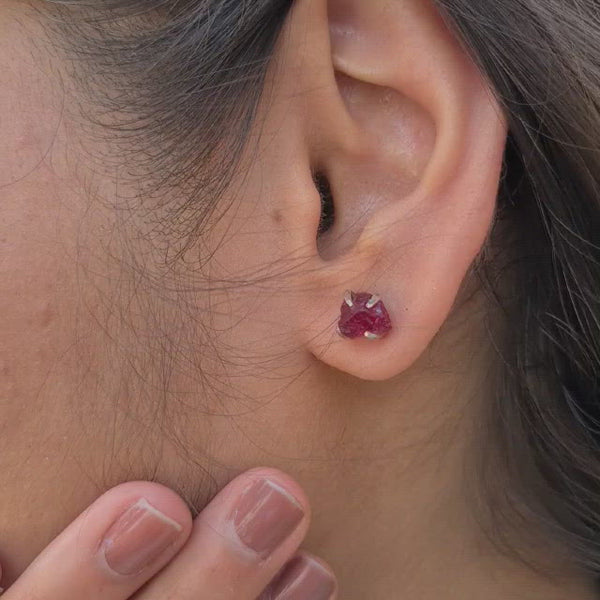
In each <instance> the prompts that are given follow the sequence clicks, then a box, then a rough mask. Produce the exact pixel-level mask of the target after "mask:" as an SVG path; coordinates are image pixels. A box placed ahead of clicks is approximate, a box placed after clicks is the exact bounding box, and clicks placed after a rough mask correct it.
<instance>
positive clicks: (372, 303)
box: [365, 294, 381, 308]
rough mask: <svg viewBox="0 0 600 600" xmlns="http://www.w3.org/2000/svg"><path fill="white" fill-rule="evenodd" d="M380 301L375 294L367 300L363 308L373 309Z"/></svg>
mask: <svg viewBox="0 0 600 600" xmlns="http://www.w3.org/2000/svg"><path fill="white" fill-rule="evenodd" d="M380 300H381V296H378V295H377V294H373V295H372V296H371V297H370V298H369V301H368V302H367V303H366V304H365V306H366V307H367V308H373V307H374V306H375V305H376V304H377V303H378V302H379V301H380Z"/></svg>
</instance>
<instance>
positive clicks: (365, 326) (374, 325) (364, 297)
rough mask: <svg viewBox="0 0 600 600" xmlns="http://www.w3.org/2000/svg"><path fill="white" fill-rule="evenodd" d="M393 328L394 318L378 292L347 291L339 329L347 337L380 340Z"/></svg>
mask: <svg viewBox="0 0 600 600" xmlns="http://www.w3.org/2000/svg"><path fill="white" fill-rule="evenodd" d="M391 330H392V320H391V319H390V315H389V313H388V311H387V309H386V307H385V304H384V303H383V300H382V299H381V298H380V297H379V296H378V295H377V294H370V293H369V292H351V291H349V290H348V291H346V293H345V295H344V302H343V303H342V307H341V310H340V319H339V321H338V327H337V331H338V333H339V334H340V335H341V336H342V337H343V338H346V339H356V338H365V339H367V340H380V339H382V338H384V337H385V336H386V335H388V333H390V331H391Z"/></svg>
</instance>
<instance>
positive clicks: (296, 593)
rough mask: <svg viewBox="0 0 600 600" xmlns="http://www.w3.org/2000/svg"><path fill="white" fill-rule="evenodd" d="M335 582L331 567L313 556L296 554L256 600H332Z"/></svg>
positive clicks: (334, 594) (335, 592) (334, 596)
mask: <svg viewBox="0 0 600 600" xmlns="http://www.w3.org/2000/svg"><path fill="white" fill-rule="evenodd" d="M336 597H337V582H336V579H335V575H334V574H333V571H332V570H331V567H329V565H327V564H326V563H325V562H323V561H322V560H320V559H318V558H317V557H316V556H312V555H311V554H308V553H306V552H299V553H298V554H297V555H296V556H295V557H294V558H293V559H292V560H291V561H289V562H288V563H287V564H286V565H285V566H284V567H283V569H282V570H281V571H280V572H279V573H278V575H277V576H276V577H275V579H273V581H272V582H271V583H270V584H269V585H268V587H267V588H266V589H265V590H264V591H263V593H262V594H261V595H260V597H259V598H258V599H257V600H334V599H335V598H336Z"/></svg>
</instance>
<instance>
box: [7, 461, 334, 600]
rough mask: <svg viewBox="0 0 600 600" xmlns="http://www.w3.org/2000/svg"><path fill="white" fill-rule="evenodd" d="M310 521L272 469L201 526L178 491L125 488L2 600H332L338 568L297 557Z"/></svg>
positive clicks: (219, 505) (204, 517)
mask: <svg viewBox="0 0 600 600" xmlns="http://www.w3.org/2000/svg"><path fill="white" fill-rule="evenodd" d="M294 499H295V500H294ZM309 518H310V509H309V506H308V501H307V499H306V496H305V495H304V494H303V492H302V490H301V489H300V488H299V486H298V485H297V484H296V483H295V482H294V481H292V480H291V479H290V478H289V477H287V476H286V475H284V474H282V473H280V472H279V471H275V470H273V469H253V470H251V471H248V472H247V473H244V474H243V475H240V476H239V477H237V478H236V479H234V480H233V481H232V482H230V483H229V484H228V485H227V486H226V487H225V488H224V489H223V490H221V492H219V494H218V495H217V496H216V497H215V498H214V499H213V501H212V502H211V503H210V504H209V505H208V506H207V507H206V508H205V509H204V510H203V511H202V513H201V514H200V515H199V516H198V517H197V518H196V519H195V520H194V521H193V520H192V518H191V515H190V512H189V510H188V508H187V507H186V505H185V503H184V502H183V500H182V499H181V498H179V496H177V495H176V494H175V493H174V492H172V491H171V490H169V489H167V488H165V487H163V486H161V485H158V484H154V483H148V482H134V483H125V484H122V485H120V486H118V487H116V488H113V489H112V490H110V491H108V492H107V493H106V494H104V495H103V496H101V497H100V498H99V499H98V500H97V501H96V502H94V504H92V506H91V507H89V508H88V509H87V510H86V511H85V512H84V513H83V514H82V515H80V516H79V517H78V518H77V519H76V520H75V521H74V522H73V523H71V525H69V527H67V529H65V530H64V531H63V532H62V533H61V534H60V535H59V536H58V537H57V538H56V539H55V540H54V541H53V542H52V543H51V544H50V545H49V546H48V547H47V548H46V549H45V550H44V551H43V552H42V553H41V554H40V555H39V556H38V557H37V559H36V560H35V561H34V562H33V563H32V564H31V565H30V567H29V568H28V569H27V570H26V571H25V573H23V575H22V576H21V577H20V578H19V579H18V580H17V581H16V582H15V583H14V584H13V585H12V586H11V587H10V588H9V589H8V590H7V591H6V592H5V593H4V594H3V595H2V600H129V599H131V600H134V599H135V600H217V599H218V600H256V598H257V597H259V598H260V600H275V599H277V600H330V599H332V598H334V597H335V588H336V584H335V580H334V576H333V575H332V573H331V571H330V569H329V568H328V567H327V566H326V565H325V564H324V563H323V562H321V561H319V560H317V559H316V558H314V557H312V556H309V555H308V554H305V553H297V549H298V546H299V545H300V543H301V542H302V540H303V538H304V536H305V535H306V531H307V529H308V523H309ZM265 588H266V589H265Z"/></svg>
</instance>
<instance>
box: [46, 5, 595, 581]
mask: <svg viewBox="0 0 600 600" xmlns="http://www.w3.org/2000/svg"><path fill="white" fill-rule="evenodd" d="M49 4H50V6H51V11H55V13H56V15H60V20H58V19H53V21H54V22H55V23H58V22H60V27H61V28H62V29H63V30H66V31H67V33H68V34H69V35H67V36H63V39H65V40H66V39H68V40H69V42H68V44H69V46H70V49H71V50H73V52H72V53H71V56H73V57H74V60H75V61H76V62H83V63H85V64H86V65H88V67H90V66H91V68H87V69H86V71H85V76H80V77H79V80H80V82H82V84H84V85H85V86H86V87H87V88H88V89H89V91H90V94H91V96H93V97H94V99H95V101H96V102H100V103H101V105H102V106H103V107H104V109H105V112H104V114H105V115H111V119H110V126H111V127H113V128H114V129H115V131H116V132H118V133H119V136H120V139H123V140H125V142H126V143H124V144H123V145H122V147H123V148H124V151H128V152H129V151H130V154H129V155H130V157H131V161H132V162H131V163H130V164H131V165H136V166H137V168H139V169H140V170H141V171H143V172H147V173H152V180H153V182H154V183H155V185H156V186H157V187H161V188H162V187H165V186H167V187H170V186H175V187H178V188H180V187H184V188H185V189H186V194H185V195H184V196H183V197H184V198H185V202H182V203H181V204H180V205H178V206H176V207H175V208H174V209H172V210H170V212H169V215H170V217H171V218H173V219H179V220H180V223H182V224H184V225H185V227H186V232H185V233H186V240H187V242H186V244H189V243H192V242H193V239H194V236H195V235H200V234H201V233H202V231H203V227H204V226H205V224H206V222H207V219H208V217H209V216H210V214H211V213H212V212H213V211H214V209H215V206H216V204H217V200H218V198H219V195H220V192H221V191H222V190H224V189H225V187H226V186H227V184H228V182H229V180H230V178H231V177H232V174H233V172H234V170H235V166H236V164H237V161H238V159H239V157H240V154H241V152H242V150H243V148H244V144H245V143H246V141H247V138H248V132H249V129H250V125H251V124H252V122H253V119H254V117H255V115H256V107H257V104H258V102H259V100H260V97H261V91H262V89H263V87H264V83H265V74H266V71H267V68H268V65H269V60H270V57H271V55H272V51H273V48H274V46H275V43H276V41H277V38H278V34H279V32H280V31H281V28H282V25H283V23H284V21H285V18H286V16H287V14H288V11H289V9H290V8H291V6H292V4H293V0H253V1H251V2H249V1H245V0H93V1H92V0H50V2H49ZM436 4H437V6H438V8H439V10H440V11H441V13H442V15H443V16H444V17H445V19H446V20H447V22H448V24H449V26H450V27H451V28H452V29H453V30H454V31H455V33H456V35H457V36H458V37H459V39H460V40H461V41H462V43H463V44H464V46H465V48H466V49H467V51H468V52H469V53H470V54H471V56H472V57H473V59H474V60H475V61H476V62H477V64H478V65H479V67H480V69H481V71H482V73H483V74H484V75H485V77H486V78H487V79H488V80H489V82H490V85H491V87H492V88H493V90H495V93H496V95H497V98H498V101H499V103H500V104H501V106H502V107H503V109H504V111H505V113H506V115H507V118H508V123H509V139H508V145H507V150H506V154H505V160H504V171H503V176H502V180H501V187H500V192H499V199H498V211H497V213H498V214H497V220H496V224H495V228H494V232H493V233H492V235H491V238H490V247H493V248H494V251H489V252H484V253H483V254H482V259H481V260H480V261H478V262H477V265H476V269H477V271H478V273H479V274H480V275H481V276H482V279H483V281H484V282H485V283H486V285H487V287H488V288H489V289H490V290H492V291H493V292H494V296H495V299H496V301H497V306H498V307H499V310H498V313H499V314H500V315H501V316H502V326H501V328H500V333H499V334H498V335H497V336H495V337H494V340H493V341H494V343H495V344H496V346H497V350H498V354H499V360H498V370H497V373H496V377H495V382H496V394H495V396H494V398H493V399H491V401H490V404H489V414H488V415H487V417H488V420H487V423H486V427H488V428H489V431H491V433H492V434H493V440H494V443H493V444H491V445H490V446H491V447H490V449H489V452H486V453H485V454H486V456H488V457H489V459H490V460H491V457H494V458H493V460H494V461H496V462H495V463H494V464H498V461H500V462H501V466H502V468H503V469H504V472H505V473H506V474H507V475H508V476H509V477H510V482H511V485H510V486H509V487H507V488H504V487H503V488H502V489H499V487H500V486H497V485H496V486H495V485H494V482H493V481H491V477H489V473H490V468H491V467H490V465H491V463H490V462H489V461H488V462H487V463H484V464H483V465H482V466H483V467H484V468H485V469H487V470H484V472H483V473H482V481H483V482H484V483H486V485H488V486H489V487H490V494H494V495H495V497H496V498H497V497H498V495H502V496H503V502H502V503H501V504H499V506H503V507H504V508H507V507H509V508H510V511H503V510H498V511H496V512H495V514H494V518H495V519H496V520H497V521H500V520H504V521H506V523H505V525H506V527H504V528H502V527H499V528H498V531H501V530H509V529H510V528H511V525H510V524H511V523H512V528H513V529H514V528H515V523H517V522H518V521H519V518H522V519H524V520H526V521H527V522H528V523H532V522H535V523H537V525H539V527H542V528H543V530H544V532H545V533H546V534H547V535H548V536H550V537H551V538H552V539H554V540H556V542H557V543H558V544H559V545H560V546H561V547H562V548H564V549H565V551H566V552H567V553H568V554H569V556H571V557H573V559H574V560H575V561H577V563H578V564H579V565H581V566H582V567H583V568H585V569H587V570H588V571H589V572H590V573H591V574H593V575H594V576H600V396H599V384H600V310H599V309H600V148H599V140H600V18H599V17H598V3H597V0H572V1H571V2H564V0H503V1H502V2H498V1H497V0H436ZM131 23H134V26H130V24H131ZM74 72H75V74H76V75H77V74H78V73H80V72H81V71H80V70H79V69H78V67H76V68H75V69H74ZM107 80H108V81H109V82H110V87H111V89H112V90H114V93H111V94H110V96H109V95H107V94H105V93H103V90H104V89H105V88H106V81H107ZM128 149H129V150H128ZM223 156H227V157H229V158H228V160H227V161H225V164H223V161H222V157H223ZM217 167H218V168H217ZM133 168H134V167H133V166H132V169H133ZM503 282H504V283H503ZM506 282H508V283H509V284H508V285H506ZM486 474H487V475H486ZM490 498H491V496H490ZM496 506H498V505H496Z"/></svg>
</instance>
